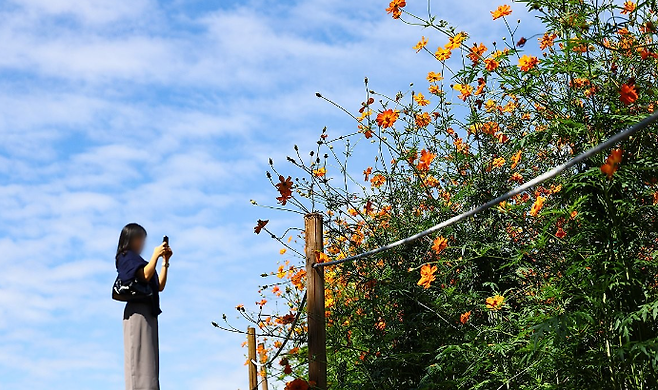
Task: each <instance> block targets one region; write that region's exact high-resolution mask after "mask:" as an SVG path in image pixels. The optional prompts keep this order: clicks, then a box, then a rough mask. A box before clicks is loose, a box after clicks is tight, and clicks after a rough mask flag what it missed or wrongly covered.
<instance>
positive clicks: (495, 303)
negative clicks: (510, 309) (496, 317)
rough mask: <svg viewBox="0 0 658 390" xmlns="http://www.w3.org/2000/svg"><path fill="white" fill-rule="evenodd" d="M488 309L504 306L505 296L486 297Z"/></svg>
mask: <svg viewBox="0 0 658 390" xmlns="http://www.w3.org/2000/svg"><path fill="white" fill-rule="evenodd" d="M485 302H486V306H487V309H491V310H500V308H501V307H503V302H505V297H503V296H501V295H495V296H493V297H489V298H487V299H486V301H485Z"/></svg>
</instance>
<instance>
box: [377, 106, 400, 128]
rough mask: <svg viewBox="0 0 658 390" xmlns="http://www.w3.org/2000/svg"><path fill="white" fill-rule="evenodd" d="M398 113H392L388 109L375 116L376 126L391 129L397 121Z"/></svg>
mask: <svg viewBox="0 0 658 390" xmlns="http://www.w3.org/2000/svg"><path fill="white" fill-rule="evenodd" d="M398 116H399V113H398V112H397V111H393V110H391V109H390V108H389V109H388V110H385V111H384V112H381V113H379V114H378V115H377V124H378V125H379V127H383V128H385V129H386V128H388V127H392V126H393V125H394V124H395V121H396V120H398Z"/></svg>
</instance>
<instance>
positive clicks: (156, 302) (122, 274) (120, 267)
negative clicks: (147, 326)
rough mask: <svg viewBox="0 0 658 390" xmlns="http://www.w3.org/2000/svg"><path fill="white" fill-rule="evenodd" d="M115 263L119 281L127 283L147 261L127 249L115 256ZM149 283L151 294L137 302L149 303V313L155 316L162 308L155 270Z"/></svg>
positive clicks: (158, 280) (158, 281)
mask: <svg viewBox="0 0 658 390" xmlns="http://www.w3.org/2000/svg"><path fill="white" fill-rule="evenodd" d="M116 264H117V272H118V273H119V279H121V281H122V282H124V283H129V282H130V281H131V280H135V272H137V270H138V269H140V268H144V266H146V265H147V264H148V262H147V261H146V260H144V259H143V258H142V256H140V255H138V254H137V253H135V252H133V251H127V252H124V253H120V254H119V255H118V256H117V263H116ZM149 285H150V286H151V290H153V295H152V296H150V297H147V298H144V300H143V301H141V300H140V301H138V302H142V303H147V304H149V305H151V313H152V314H153V316H154V317H155V316H157V315H159V314H160V313H162V310H160V279H159V278H158V273H157V272H156V273H155V274H154V275H153V277H152V278H151V280H150V281H149ZM131 302H135V301H131Z"/></svg>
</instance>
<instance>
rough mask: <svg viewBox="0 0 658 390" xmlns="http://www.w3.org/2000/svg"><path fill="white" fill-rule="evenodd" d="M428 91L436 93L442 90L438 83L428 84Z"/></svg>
mask: <svg viewBox="0 0 658 390" xmlns="http://www.w3.org/2000/svg"><path fill="white" fill-rule="evenodd" d="M428 91H430V93H431V94H433V95H438V94H440V93H441V92H443V91H441V88H439V86H438V85H430V87H429V88H428Z"/></svg>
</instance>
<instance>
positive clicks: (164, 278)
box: [159, 247, 174, 291]
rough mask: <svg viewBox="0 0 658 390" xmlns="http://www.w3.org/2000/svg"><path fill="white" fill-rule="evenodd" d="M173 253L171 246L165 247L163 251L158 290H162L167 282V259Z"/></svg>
mask: <svg viewBox="0 0 658 390" xmlns="http://www.w3.org/2000/svg"><path fill="white" fill-rule="evenodd" d="M173 254H174V251H172V250H171V248H169V247H167V250H166V251H165V253H164V255H163V256H164V262H163V263H162V269H161V270H160V275H159V276H160V291H163V290H164V288H165V285H166V284H167V271H169V259H171V256H172V255H173Z"/></svg>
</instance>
